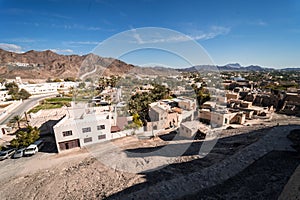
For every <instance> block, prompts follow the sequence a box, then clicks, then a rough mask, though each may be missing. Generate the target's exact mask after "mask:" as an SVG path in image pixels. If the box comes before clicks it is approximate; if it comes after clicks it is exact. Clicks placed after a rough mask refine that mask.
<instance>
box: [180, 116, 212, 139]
mask: <svg viewBox="0 0 300 200" xmlns="http://www.w3.org/2000/svg"><path fill="white" fill-rule="evenodd" d="M208 130H209V128H208V127H207V126H206V125H205V124H203V123H201V122H199V121H198V120H194V121H187V122H183V123H181V125H180V128H179V135H180V136H182V137H185V138H193V137H195V135H196V134H197V132H201V133H203V134H206V133H207V132H208Z"/></svg>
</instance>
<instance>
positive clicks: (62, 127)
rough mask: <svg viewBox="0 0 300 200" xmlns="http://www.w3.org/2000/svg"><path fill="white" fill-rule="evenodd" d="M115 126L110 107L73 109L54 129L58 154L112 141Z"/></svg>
mask: <svg viewBox="0 0 300 200" xmlns="http://www.w3.org/2000/svg"><path fill="white" fill-rule="evenodd" d="M114 125H115V121H114V119H113V116H112V113H111V112H110V108H109V107H94V108H87V107H81V108H79V107H74V106H73V107H72V109H71V110H69V114H68V115H66V116H65V117H64V118H62V119H61V120H60V121H59V122H58V123H57V124H56V125H55V126H54V127H53V129H54V135H55V140H56V145H57V149H58V152H61V151H62V150H66V149H71V148H75V147H83V146H86V145H90V144H94V143H98V142H103V141H106V140H110V139H111V138H112V136H111V127H112V126H114Z"/></svg>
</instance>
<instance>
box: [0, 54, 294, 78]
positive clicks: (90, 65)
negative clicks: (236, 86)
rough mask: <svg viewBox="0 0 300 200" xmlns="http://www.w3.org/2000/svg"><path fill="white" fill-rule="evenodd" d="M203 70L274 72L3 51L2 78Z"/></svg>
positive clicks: (231, 66)
mask: <svg viewBox="0 0 300 200" xmlns="http://www.w3.org/2000/svg"><path fill="white" fill-rule="evenodd" d="M202 70H219V71H267V70H274V69H272V68H264V67H261V66H256V65H251V66H247V67H243V66H241V65H240V64H238V63H233V64H227V65H224V66H212V65H197V66H193V67H188V68H181V69H174V68H165V67H161V66H156V67H139V66H135V65H132V64H127V63H125V62H123V61H121V60H118V59H114V58H103V57H101V56H98V55H95V54H87V55H60V54H57V53H55V52H53V51H50V50H46V51H34V50H31V51H27V52H25V53H14V52H9V51H5V50H2V49H0V77H2V78H15V77H16V76H20V77H21V78H30V79H34V78H39V79H46V78H66V77H81V78H82V77H87V76H91V75H104V76H108V75H123V74H133V75H153V76H155V75H162V76H170V75H178V74H179V73H181V72H193V71H202ZM281 70H287V71H291V70H300V68H286V69H281Z"/></svg>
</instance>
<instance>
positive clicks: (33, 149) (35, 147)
mask: <svg viewBox="0 0 300 200" xmlns="http://www.w3.org/2000/svg"><path fill="white" fill-rule="evenodd" d="M43 146H44V141H43V140H42V139H40V140H37V141H35V142H34V143H33V144H31V145H29V146H28V147H27V148H26V149H25V151H24V156H32V155H34V154H36V153H37V152H38V151H39V150H40V149H41V148H43Z"/></svg>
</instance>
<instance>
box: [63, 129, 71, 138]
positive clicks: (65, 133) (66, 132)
mask: <svg viewBox="0 0 300 200" xmlns="http://www.w3.org/2000/svg"><path fill="white" fill-rule="evenodd" d="M62 134H63V136H64V137H66V136H70V135H72V131H71V130H70V131H63V132H62Z"/></svg>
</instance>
